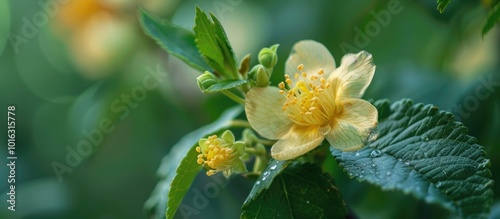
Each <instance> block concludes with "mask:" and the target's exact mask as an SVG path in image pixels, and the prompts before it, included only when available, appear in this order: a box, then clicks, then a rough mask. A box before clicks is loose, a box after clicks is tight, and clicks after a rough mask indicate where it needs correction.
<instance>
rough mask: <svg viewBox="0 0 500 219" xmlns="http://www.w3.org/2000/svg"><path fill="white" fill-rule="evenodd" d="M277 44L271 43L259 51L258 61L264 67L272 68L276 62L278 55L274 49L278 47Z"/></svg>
mask: <svg viewBox="0 0 500 219" xmlns="http://www.w3.org/2000/svg"><path fill="white" fill-rule="evenodd" d="M278 46H279V45H278V44H276V45H273V46H271V47H269V48H263V49H261V50H260V52H259V62H260V64H262V65H263V66H265V67H266V68H273V67H274V66H275V65H276V63H277V62H278V55H277V54H276V50H277V49H278Z"/></svg>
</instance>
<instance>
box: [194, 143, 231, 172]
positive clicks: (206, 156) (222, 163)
mask: <svg viewBox="0 0 500 219" xmlns="http://www.w3.org/2000/svg"><path fill="white" fill-rule="evenodd" d="M205 143H206V145H207V146H208V147H207V148H208V150H207V151H202V150H201V147H196V152H198V153H200V154H198V160H197V162H198V164H206V165H208V166H209V167H210V168H211V169H212V170H209V171H207V175H208V176H212V175H214V174H215V173H217V172H218V171H217V170H219V169H224V168H227V167H228V166H229V164H228V162H230V161H231V160H233V156H232V155H231V154H232V153H233V149H231V148H227V147H225V145H224V144H227V143H225V142H222V144H221V141H220V140H219V139H217V135H212V136H210V137H208V139H207V141H206V142H205Z"/></svg>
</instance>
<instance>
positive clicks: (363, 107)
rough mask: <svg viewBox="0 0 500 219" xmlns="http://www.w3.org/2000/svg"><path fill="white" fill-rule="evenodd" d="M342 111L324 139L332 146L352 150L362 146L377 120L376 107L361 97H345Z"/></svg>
mask: <svg viewBox="0 0 500 219" xmlns="http://www.w3.org/2000/svg"><path fill="white" fill-rule="evenodd" d="M342 104H344V110H343V112H342V113H341V114H340V115H338V117H336V121H335V124H334V125H333V127H332V130H331V132H330V134H328V135H327V136H326V139H327V140H328V142H329V143H330V145H331V146H332V147H333V148H336V149H340V150H342V151H354V150H358V149H360V148H362V147H363V146H364V144H365V141H366V139H367V137H368V135H369V134H370V131H371V130H372V129H373V128H375V126H376V125H377V120H378V112H377V109H376V108H375V107H374V106H373V105H371V104H370V103H369V102H367V101H365V100H361V99H347V100H345V101H344V102H342Z"/></svg>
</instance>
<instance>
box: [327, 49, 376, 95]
mask: <svg viewBox="0 0 500 219" xmlns="http://www.w3.org/2000/svg"><path fill="white" fill-rule="evenodd" d="M374 74H375V65H374V64H373V59H372V55H371V54H370V53H368V52H365V51H361V52H359V53H358V54H347V55H345V56H344V57H343V58H342V61H341V64H340V66H339V67H338V68H337V69H336V70H335V72H334V73H333V74H331V75H330V77H329V80H330V81H332V82H334V83H338V84H337V86H338V90H337V95H338V96H337V97H338V98H360V97H362V96H363V94H364V93H365V90H366V88H367V87H368V85H370V83H371V81H372V78H373V75H374Z"/></svg>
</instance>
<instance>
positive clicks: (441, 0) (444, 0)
mask: <svg viewBox="0 0 500 219" xmlns="http://www.w3.org/2000/svg"><path fill="white" fill-rule="evenodd" d="M448 3H450V0H437V4H438V6H437V9H438V10H439V13H443V11H444V9H445V8H446V6H448Z"/></svg>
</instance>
